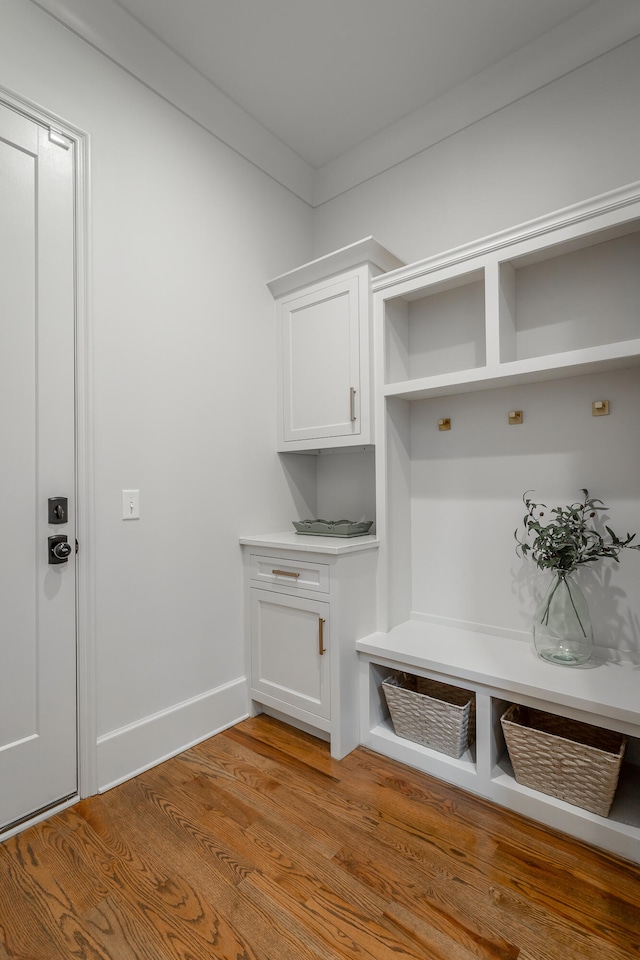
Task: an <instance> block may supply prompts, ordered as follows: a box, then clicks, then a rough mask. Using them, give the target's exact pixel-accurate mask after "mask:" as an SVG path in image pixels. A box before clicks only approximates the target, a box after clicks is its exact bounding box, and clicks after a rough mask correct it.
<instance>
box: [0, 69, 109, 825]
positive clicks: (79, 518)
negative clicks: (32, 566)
mask: <svg viewBox="0 0 640 960" xmlns="http://www.w3.org/2000/svg"><path fill="white" fill-rule="evenodd" d="M0 104H3V105H4V106H7V107H9V108H10V109H12V110H15V111H16V112H18V113H20V114H22V115H23V116H25V117H26V118H27V119H28V120H32V121H34V122H35V123H38V124H40V125H41V126H44V127H48V128H49V129H53V130H54V131H56V132H57V133H59V134H62V136H64V137H66V138H67V139H68V140H71V142H72V144H73V151H74V272H75V276H74V298H75V358H74V362H75V420H76V424H75V449H76V463H75V487H76V490H75V492H76V498H75V499H76V531H77V537H78V543H79V549H78V554H77V556H76V569H75V574H76V655H77V666H76V695H77V763H78V792H77V795H76V796H74V797H71V798H70V799H69V800H67V801H64V802H62V803H61V804H58V805H57V806H55V807H52V808H50V809H48V810H46V811H44V812H42V813H37V814H35V815H34V816H33V817H31V818H29V819H28V820H25V821H24V822H22V823H21V824H20V825H19V826H17V827H14V828H12V829H11V830H8V831H7V832H6V833H2V834H0V840H4V839H7V838H8V837H9V836H12V835H13V834H14V833H18V832H19V831H21V830H24V829H25V827H27V826H30V825H32V824H34V823H37V822H38V821H39V820H44V819H46V818H47V817H50V816H52V815H53V814H54V813H56V812H58V811H59V810H62V809H65V807H68V806H71V805H72V804H73V803H76V802H77V801H78V799H80V798H82V797H88V796H92V795H93V794H95V793H97V791H98V765H97V748H96V740H97V715H96V707H97V697H96V675H95V673H96V647H95V550H94V541H95V537H94V531H95V514H94V497H95V480H94V476H95V475H94V447H93V416H94V413H93V343H92V336H91V332H92V324H91V298H90V277H91V244H90V220H91V206H90V196H91V193H90V186H91V184H90V137H89V134H87V133H86V132H85V131H83V130H81V129H79V128H78V127H75V126H73V125H72V124H70V123H68V122H67V121H66V120H63V119H62V118H61V117H58V116H57V115H56V114H54V113H51V112H50V111H48V110H46V109H44V108H43V107H41V106H40V105H39V104H35V103H33V102H31V101H29V100H26V99H24V98H23V97H21V96H20V95H19V94H17V93H15V92H14V91H13V90H10V89H7V88H6V87H1V86H0Z"/></svg>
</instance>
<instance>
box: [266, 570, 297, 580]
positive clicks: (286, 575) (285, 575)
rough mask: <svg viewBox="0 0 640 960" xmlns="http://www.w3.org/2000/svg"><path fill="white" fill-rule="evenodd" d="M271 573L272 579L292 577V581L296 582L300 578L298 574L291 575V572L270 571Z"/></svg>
mask: <svg viewBox="0 0 640 960" xmlns="http://www.w3.org/2000/svg"><path fill="white" fill-rule="evenodd" d="M271 573H272V574H273V575H274V577H293V578H294V580H297V579H298V577H299V576H300V574H299V573H293V571H292V570H272V571H271Z"/></svg>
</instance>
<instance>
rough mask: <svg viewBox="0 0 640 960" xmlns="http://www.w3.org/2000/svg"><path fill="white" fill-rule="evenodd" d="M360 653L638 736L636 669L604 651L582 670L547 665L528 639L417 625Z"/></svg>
mask: <svg viewBox="0 0 640 960" xmlns="http://www.w3.org/2000/svg"><path fill="white" fill-rule="evenodd" d="M356 649H357V650H358V652H359V653H361V654H366V655H368V656H373V657H375V658H376V659H377V661H378V662H384V661H385V660H388V661H389V665H390V666H391V665H392V664H393V665H395V666H397V664H398V663H400V665H401V666H400V668H399V669H403V670H409V671H411V669H412V668H418V669H419V670H423V671H425V670H426V671H429V672H430V673H431V674H433V675H434V676H435V679H438V680H439V679H444V678H445V677H447V678H451V677H455V680H453V681H452V680H451V679H447V680H445V682H447V683H454V684H455V683H457V684H458V685H459V686H464V681H467V680H469V681H471V682H474V683H482V684H488V685H489V686H490V687H492V688H495V689H498V690H502V691H508V692H509V693H510V694H518V695H519V698H520V700H521V702H525V701H524V700H522V697H532V698H534V699H535V700H537V701H544V702H545V703H547V704H555V705H556V707H559V708H562V709H555V712H556V713H562V712H564V713H565V715H566V716H571V717H573V719H575V720H583V721H584V722H585V723H594V722H596V723H598V725H599V726H602V727H609V728H611V729H613V730H620V732H621V733H629V734H631V735H635V736H638V735H639V734H640V679H639V677H638V669H639V668H638V665H632V664H629V663H613V662H610V661H605V660H604V659H603V656H604V655H606V654H604V653H603V654H602V655H601V656H600V657H599V656H598V653H596V656H595V657H594V659H593V660H592V661H591V662H590V663H588V664H585V665H584V667H576V668H573V667H571V668H569V667H566V668H563V667H558V666H556V665H554V664H552V663H548V662H547V661H546V660H541V659H540V658H539V657H537V656H536V654H535V651H534V650H533V646H532V644H530V643H528V642H526V641H523V640H513V639H510V638H506V637H500V636H494V635H491V634H486V633H477V632H475V631H473V630H466V629H464V628H461V627H449V626H442V625H440V624H436V623H427V622H421V621H417V620H407V621H406V622H405V623H402V624H399V625H398V626H397V627H394V629H393V630H391V631H389V633H374V634H372V635H371V636H369V637H364V638H363V639H362V640H359V641H358V642H357V644H356ZM540 709H544V707H541V708H540ZM568 711H570V712H568ZM594 716H595V717H597V718H598V719H597V720H596V721H594V719H593V718H594Z"/></svg>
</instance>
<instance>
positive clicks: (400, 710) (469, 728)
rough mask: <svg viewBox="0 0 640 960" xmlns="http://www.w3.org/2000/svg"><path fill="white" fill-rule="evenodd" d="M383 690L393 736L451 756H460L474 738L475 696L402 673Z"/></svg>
mask: <svg viewBox="0 0 640 960" xmlns="http://www.w3.org/2000/svg"><path fill="white" fill-rule="evenodd" d="M382 689H383V690H384V695H385V697H386V700H387V704H388V706H389V712H390V714H391V719H392V721H393V729H394V730H395V732H396V735H397V736H399V737H404V738H405V739H406V740H413V742H414V743H421V744H422V745H423V746H425V747H431V748H432V749H433V750H439V751H440V752H441V753H446V754H448V755H449V756H450V757H460V756H462V754H463V753H464V751H465V750H466V749H467V747H468V746H469V745H470V744H471V743H473V741H474V739H475V696H474V694H473V693H471V692H470V691H469V690H462V689H461V688H460V687H453V686H451V685H450V684H448V683H440V682H439V681H437V680H427V679H426V677H415V676H413V674H409V673H402V674H399V675H398V676H393V677H388V678H387V679H386V680H384V681H383V683H382Z"/></svg>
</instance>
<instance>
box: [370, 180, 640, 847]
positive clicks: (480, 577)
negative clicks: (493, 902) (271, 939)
mask: <svg viewBox="0 0 640 960" xmlns="http://www.w3.org/2000/svg"><path fill="white" fill-rule="evenodd" d="M639 265H640V184H634V185H632V186H630V187H628V188H624V189H620V190H617V191H614V192H613V193H611V194H608V195H605V196H603V197H600V198H596V199H595V200H593V201H590V202H588V203H584V204H581V205H578V206H576V207H572V208H569V209H567V210H564V211H560V212H559V213H557V214H554V215H552V216H549V217H545V218H543V219H540V220H537V221H534V222H532V223H529V224H525V225H523V226H522V227H518V228H515V229H514V230H510V231H505V232H504V233H502V234H499V235H496V236H493V237H489V238H487V239H485V240H482V241H478V242H477V243H473V244H469V245H467V246H465V247H461V248H458V249H457V250H452V251H449V252H448V253H445V254H442V255H441V256H437V257H433V258H430V259H429V260H425V261H422V262H420V263H417V264H413V265H410V266H407V267H404V268H401V269H399V270H395V271H392V272H390V273H387V274H385V275H384V276H382V277H378V278H376V279H374V280H373V281H372V289H373V297H374V330H375V344H374V354H375V383H376V407H375V423H376V430H375V448H376V496H377V508H378V509H377V535H378V537H379V538H380V552H379V554H380V555H379V568H378V569H379V579H378V591H377V593H378V631H379V632H377V633H375V634H372V635H371V636H370V637H365V638H362V640H361V641H359V642H358V650H359V653H360V657H361V667H362V687H361V705H362V711H363V714H362V740H363V742H364V743H365V744H367V745H368V746H370V747H372V748H373V749H376V750H379V751H380V752H382V753H385V754H387V755H389V756H392V757H394V758H395V759H397V760H401V761H403V762H406V763H410V764H412V765H414V766H416V767H419V768H420V769H422V770H425V771H426V772H428V773H431V774H433V775H434V776H437V777H440V778H442V779H445V780H448V781H450V782H452V783H455V784H458V785H459V786H461V787H464V788H466V789H468V790H470V791H473V792H476V793H478V794H480V795H482V796H485V797H487V798H489V799H491V800H493V801H495V802H497V803H500V804H503V805H504V806H507V807H510V808H511V809H514V810H516V811H518V812H520V813H522V814H524V815H526V816H531V817H534V818H537V819H539V820H541V821H542V822H544V823H547V824H549V825H550V826H552V827H555V828H557V829H561V830H564V831H565V832H567V833H570V834H573V835H575V836H577V837H580V838H581V839H583V840H585V841H587V842H591V843H596V844H598V845H600V846H602V847H605V848H607V849H609V850H612V851H614V852H615V853H618V854H620V855H621V856H626V857H631V858H632V859H634V860H636V861H638V862H640V802H639V801H638V796H639V795H640V794H639V793H638V784H639V782H640V698H639V694H638V691H639V688H638V660H637V653H638V650H639V649H640V635H639V634H638V623H639V622H640V619H639V618H640V604H639V601H638V594H637V590H636V589H635V584H636V583H637V580H634V578H635V575H636V574H635V572H634V571H637V570H638V560H639V559H640V557H639V555H637V554H633V555H631V551H629V556H628V557H626V556H625V559H624V561H623V563H622V564H621V566H622V567H623V568H624V569H623V571H622V573H620V572H619V571H618V570H615V572H614V573H613V574H612V584H611V586H612V591H610V595H613V596H614V597H615V601H611V610H612V612H611V615H610V617H609V618H608V619H607V618H606V617H604V616H603V617H602V618H601V622H602V624H603V625H604V626H605V627H607V626H608V627H609V629H608V632H603V635H602V637H601V638H599V639H600V645H599V650H598V655H597V656H596V657H595V658H594V660H593V661H592V662H591V663H590V664H589V665H588V669H584V670H573V669H571V668H564V667H554V666H552V665H550V664H545V663H544V662H543V661H541V660H539V659H538V658H536V656H535V654H534V652H533V651H532V650H531V644H530V642H529V640H528V636H529V634H528V632H526V630H527V624H528V621H527V619H526V610H527V609H528V608H529V604H528V601H529V596H530V593H531V592H532V591H531V587H530V582H531V581H529V582H528V583H525V579H524V578H525V576H526V572H525V573H523V574H522V576H520V570H519V564H518V563H516V558H515V555H514V553H513V539H512V537H513V530H514V528H515V527H516V526H517V524H518V522H519V520H520V517H521V512H520V496H521V495H522V492H523V491H524V490H525V489H527V486H536V488H537V489H538V490H539V491H540V493H541V494H542V488H543V484H545V483H552V482H555V480H556V477H559V478H560V479H559V481H558V483H562V484H565V485H571V493H570V494H569V497H571V495H572V494H573V492H574V490H575V491H576V493H577V492H578V491H579V489H580V485H581V483H580V481H582V483H587V484H589V486H591V485H592V483H593V489H592V490H591V492H592V493H593V492H594V490H595V488H596V486H597V489H598V494H599V495H602V496H603V497H604V498H606V502H608V504H609V505H610V506H611V505H612V504H611V503H610V500H611V499H614V500H615V499H616V497H617V502H616V503H615V511H616V513H615V514H614V516H618V515H619V514H618V511H619V510H622V511H624V510H627V518H628V520H623V521H622V525H623V526H624V524H625V523H626V522H628V524H629V529H632V530H635V529H637V517H638V515H639V514H638V510H639V509H640V498H639V497H638V486H637V483H636V484H635V485H633V484H629V483H628V477H630V476H635V477H637V476H638V469H640V445H638V443H637V436H638V434H637V427H636V420H637V416H638V414H639V413H640V408H638V406H637V404H638V400H639V398H640V393H639V391H638V375H637V369H636V370H633V369H624V368H633V367H636V368H637V366H638V365H639V364H640V306H639V305H640V270H639V269H638V267H639ZM583 375H584V376H583ZM551 381H558V382H557V383H551ZM602 384H606V385H607V386H606V387H605V388H604V389H610V390H611V391H612V392H613V402H612V405H611V411H612V412H611V416H610V417H608V418H603V419H597V418H596V419H592V401H596V400H600V399H606V398H607V397H608V396H609V394H607V393H603V394H602V397H601V396H600V393H596V392H595V391H596V389H600V385H602ZM495 388H498V389H495ZM503 388H504V389H503ZM479 391H485V392H483V393H480V392H479ZM591 391H593V392H591ZM616 391H617V392H616ZM548 397H553V398H555V402H552V401H549V400H548ZM521 398H524V399H522V400H521ZM521 402H522V405H523V406H524V422H523V424H522V425H521V426H510V425H509V423H508V412H509V411H511V410H512V409H516V408H519V407H520V405H521ZM527 405H529V406H527ZM614 408H615V416H614ZM439 418H450V419H449V425H450V427H451V429H450V430H449V431H448V432H439V429H438V428H439V426H440V425H441V424H440V421H439ZM560 425H561V426H560ZM585 476H586V477H587V479H586V480H583V479H582V478H583V477H585ZM594 478H597V483H596V480H595V479H594ZM529 481H531V482H530V483H529ZM612 490H614V491H615V492H614V493H613V494H612V493H611V491H612ZM552 495H553V496H555V492H554V493H552ZM511 518H513V520H512V519H511ZM614 526H615V523H614ZM627 571H628V574H627ZM531 573H532V576H533V578H534V579H535V576H536V573H537V571H534V570H533V571H531ZM608 574H609V571H608V570H607V571H606V575H608ZM519 577H520V579H518V578H519ZM624 577H626V580H623V578H624ZM616 578H617V579H616ZM623 582H626V584H627V589H626V590H621V589H619V586H618V585H619V584H621V583H623ZM614 583H615V585H614ZM593 589H594V591H595V593H594V596H598V591H599V590H601V589H603V587H602V585H601V584H598V583H596V584H593ZM521 597H523V598H524V601H522V600H521ZM595 602H596V601H594V606H595ZM601 606H602V604H601ZM598 612H600V611H598ZM623 642H624V643H626V646H622V643H623ZM607 647H610V648H611V649H609V650H607V649H606V648H607ZM633 657H635V660H634V659H633ZM629 658H631V659H629ZM403 669H406V670H409V671H410V672H411V671H413V672H416V673H418V674H421V673H422V674H423V675H426V676H430V677H433V678H434V679H438V680H442V681H444V682H447V683H451V684H453V685H456V684H458V685H459V686H462V687H464V688H467V689H472V690H473V691H474V693H475V694H476V706H477V714H476V719H477V742H476V745H475V747H474V748H473V749H472V750H471V751H468V753H467V754H466V755H465V756H463V757H462V758H460V759H459V760H453V759H451V758H444V757H443V756H442V755H439V754H436V753H434V751H430V750H428V749H426V748H424V747H421V746H418V745H416V744H412V743H410V742H409V741H406V740H402V739H401V738H398V737H396V736H395V734H394V731H393V727H392V725H391V722H390V719H389V714H388V711H387V710H386V705H385V703H384V698H383V697H382V694H381V684H382V680H383V679H384V677H385V675H387V674H388V673H389V672H392V671H393V670H403ZM510 703H522V704H524V705H528V706H533V707H536V708H537V709H540V710H544V711H548V712H550V713H556V714H559V715H561V716H566V717H569V718H573V719H576V720H582V721H584V722H586V723H591V724H593V725H596V726H602V727H605V728H608V729H612V730H616V731H618V732H620V733H624V734H626V735H627V736H629V738H630V741H629V744H630V748H629V749H628V751H627V755H626V757H625V761H624V763H623V770H622V775H621V780H620V788H619V795H618V796H617V799H616V801H615V803H614V807H613V808H612V811H611V814H610V816H609V818H608V819H607V818H602V817H598V816H596V815H595V814H590V813H587V812H586V811H582V810H580V809H579V808H577V807H572V806H571V805H569V804H567V803H564V802H563V801H560V800H556V799H554V798H550V797H546V796H544V795H543V794H540V793H536V791H532V790H529V789H528V788H526V787H522V786H520V785H519V784H517V783H516V781H515V778H514V776H513V771H512V770H511V768H510V765H509V762H508V757H507V755H506V748H505V743H504V738H503V736H502V731H501V728H500V714H501V713H502V712H503V711H504V710H505V709H506V708H507V706H508V705H509V704H510Z"/></svg>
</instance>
